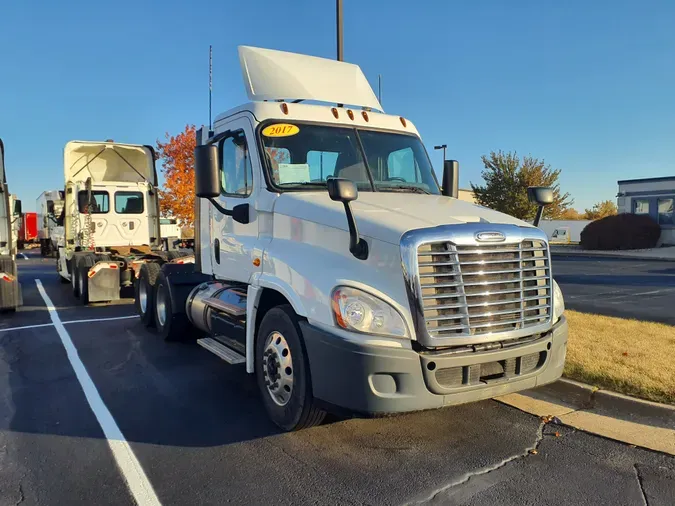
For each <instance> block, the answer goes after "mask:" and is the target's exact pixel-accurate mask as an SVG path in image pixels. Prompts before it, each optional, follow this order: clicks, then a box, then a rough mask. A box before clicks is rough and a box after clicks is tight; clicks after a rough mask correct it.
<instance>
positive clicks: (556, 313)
mask: <svg viewBox="0 0 675 506" xmlns="http://www.w3.org/2000/svg"><path fill="white" fill-rule="evenodd" d="M564 312H565V300H564V299H563V294H562V290H560V287H559V286H558V283H556V281H555V279H554V280H553V323H557V321H558V320H560V317H561V316H562V315H563V313H564Z"/></svg>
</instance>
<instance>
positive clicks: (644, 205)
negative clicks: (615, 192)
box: [633, 199, 649, 214]
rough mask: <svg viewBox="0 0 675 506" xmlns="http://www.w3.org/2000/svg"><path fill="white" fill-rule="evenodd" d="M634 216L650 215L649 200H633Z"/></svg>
mask: <svg viewBox="0 0 675 506" xmlns="http://www.w3.org/2000/svg"><path fill="white" fill-rule="evenodd" d="M633 214H649V200H647V199H635V200H633Z"/></svg>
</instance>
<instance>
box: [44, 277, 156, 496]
mask: <svg viewBox="0 0 675 506" xmlns="http://www.w3.org/2000/svg"><path fill="white" fill-rule="evenodd" d="M35 284H37V288H38V291H39V292H40V295H42V298H43V299H44V301H45V304H46V306H47V310H48V311H49V316H50V317H51V319H52V322H53V323H54V327H55V328H56V331H57V332H58V334H59V337H60V338H61V342H62V343H63V347H64V348H65V349H66V354H67V355H68V360H69V361H70V365H71V366H72V367H73V370H74V371H75V376H77V380H78V381H79V382H80V385H81V386H82V390H83V391H84V395H85V397H86V398H87V402H88V403H89V407H90V408H91V410H92V411H93V412H94V415H95V416H96V419H97V420H98V423H99V425H100V426H101V429H102V430H103V434H104V435H105V437H106V439H107V441H108V446H109V447H110V450H111V451H112V454H113V457H114V458H115V462H117V467H118V468H119V470H120V472H121V473H122V476H123V478H124V480H125V481H126V483H127V486H128V487H129V491H130V492H131V495H132V496H133V498H134V500H135V501H136V504H138V505H139V506H146V505H148V506H151V505H152V506H155V505H157V506H160V505H161V503H160V502H159V499H158V498H157V494H155V490H154V489H153V488H152V484H151V483H150V481H149V480H148V477H147V476H146V475H145V471H143V468H142V467H141V464H140V462H138V459H137V458H136V455H134V452H133V450H132V449H131V447H130V446H129V443H127V441H126V439H124V435H123V434H122V431H121V430H120V429H119V427H118V426H117V422H115V419H114V418H113V416H112V414H111V413H110V410H108V407H107V406H106V405H105V404H104V402H103V399H102V398H101V395H100V394H99V393H98V390H97V389H96V385H94V382H93V381H92V379H91V377H90V376H89V373H87V369H86V368H85V367H84V364H83V363H82V360H80V356H79V354H78V353H77V348H75V345H74V344H73V341H72V340H71V339H70V335H69V334H68V331H67V330H66V328H65V327H64V326H63V323H62V322H61V319H60V318H59V314H58V313H57V311H56V308H55V307H54V304H53V303H52V301H51V299H50V298H49V295H47V292H46V291H45V289H44V287H43V286H42V282H41V281H40V280H39V279H36V280H35Z"/></svg>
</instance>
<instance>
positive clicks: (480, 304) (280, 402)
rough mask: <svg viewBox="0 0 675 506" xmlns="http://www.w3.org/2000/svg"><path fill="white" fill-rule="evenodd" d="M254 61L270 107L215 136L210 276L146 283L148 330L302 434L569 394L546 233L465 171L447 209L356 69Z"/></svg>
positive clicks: (421, 159)
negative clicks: (181, 347) (250, 385)
mask: <svg viewBox="0 0 675 506" xmlns="http://www.w3.org/2000/svg"><path fill="white" fill-rule="evenodd" d="M240 60H241V64H242V70H243V73H244V82H245V84H246V86H247V91H248V95H249V98H250V99H251V100H252V101H253V102H251V103H248V104H245V105H243V106H241V107H238V108H236V109H233V110H231V111H229V112H227V113H225V114H222V115H221V116H219V117H218V118H217V119H216V122H215V125H214V130H215V131H214V132H212V133H211V132H209V134H207V133H206V132H205V131H204V130H203V129H202V130H200V131H199V134H198V146H197V149H196V150H195V181H196V188H195V190H196V195H197V197H199V198H198V199H197V202H196V220H195V221H196V222H195V263H194V264H186V265H175V264H165V265H162V266H160V265H156V264H153V263H145V264H143V265H142V266H141V270H140V277H139V279H138V283H137V286H138V288H137V293H138V294H142V296H140V297H139V298H137V307H138V310H139V313H140V315H141V318H142V320H143V322H144V324H145V325H147V326H149V327H152V326H155V327H156V328H157V331H158V333H159V334H160V335H161V336H162V337H164V339H166V340H179V339H185V338H189V337H197V338H198V339H197V342H198V343H199V344H200V345H201V346H203V347H204V348H206V349H208V350H209V351H211V352H213V353H214V354H216V355H218V356H219V357H221V358H222V359H223V360H225V361H226V362H229V363H230V364H238V363H245V365H246V371H247V372H248V373H255V374H256V378H257V382H258V386H259V388H260V392H261V395H262V399H263V402H264V404H265V407H266V409H267V412H268V414H269V416H270V417H271V419H272V420H273V421H274V422H275V423H276V424H278V425H279V426H280V427H282V428H284V429H286V430H293V429H299V428H304V427H309V426H312V425H315V424H317V423H319V422H320V421H321V420H322V419H323V416H324V414H325V411H326V410H327V409H333V408H334V407H336V406H337V407H339V408H345V409H347V410H350V411H354V412H358V413H364V414H386V413H398V412H405V411H414V410H421V409H429V408H437V407H442V406H447V405H451V404H457V403H462V402H469V401H474V400H478V399H486V398H490V397H494V396H497V395H502V394H505V393H508V392H514V391H517V390H522V389H526V388H531V387H534V386H537V385H541V384H544V383H549V382H551V381H554V380H556V379H557V378H559V377H560V375H561V374H562V368H563V364H564V360H565V352H566V342H567V323H566V321H565V317H564V315H563V311H564V304H563V299H562V294H561V293H560V290H559V288H558V287H557V284H556V283H555V281H554V280H553V277H552V274H551V258H550V253H549V248H548V242H547V239H546V236H545V235H544V234H543V233H542V232H541V231H540V230H539V229H537V228H535V227H533V226H532V225H530V224H528V223H525V222H522V221H520V220H517V219H515V218H513V217H510V216H507V215H504V214H501V213H498V212H495V211H492V210H489V209H485V208H481V207H478V206H474V205H472V204H469V203H466V202H463V201H460V200H458V199H456V198H454V197H453V195H454V196H456V189H457V188H456V184H454V183H453V180H454V181H456V177H455V178H453V177H451V176H452V171H453V170H454V169H453V167H454V166H453V165H448V166H447V167H446V169H447V170H446V173H445V174H444V185H443V191H441V189H440V187H439V185H438V182H437V180H436V177H435V175H434V172H433V169H432V167H431V164H430V162H429V158H428V155H427V153H426V151H425V149H424V146H423V144H422V142H421V140H420V138H419V134H418V133H417V130H416V129H415V127H414V125H413V124H412V123H411V122H410V121H408V120H407V119H405V118H402V117H398V116H392V115H387V114H384V113H383V112H381V111H382V107H381V105H380V104H379V102H378V101H377V98H376V97H375V95H374V94H373V92H372V90H371V88H370V86H369V85H368V83H367V81H366V79H365V77H364V76H363V74H362V73H361V70H360V69H359V68H358V67H357V66H355V65H350V64H346V63H343V62H334V61H330V60H324V59H321V58H313V57H308V56H302V55H295V54H290V53H283V52H279V51H270V50H263V49H257V48H247V47H242V48H240ZM270 76H274V79H270ZM298 83H300V84H301V86H298ZM303 100H311V101H316V102H327V103H330V104H335V105H333V106H331V105H314V104H304V103H300V102H302V101H303ZM340 104H356V106H357V107H354V106H343V105H340ZM455 176H456V171H455ZM551 198H552V193H551V192H550V190H547V189H533V191H532V199H533V201H535V202H537V203H539V204H541V205H543V204H546V203H548V202H550V200H551ZM540 217H541V216H540V214H539V215H538V218H537V220H536V221H538V219H539V218H540Z"/></svg>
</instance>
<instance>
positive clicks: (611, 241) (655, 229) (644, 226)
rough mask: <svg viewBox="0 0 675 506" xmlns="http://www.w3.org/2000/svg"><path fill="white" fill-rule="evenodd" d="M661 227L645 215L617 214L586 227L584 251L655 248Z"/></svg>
mask: <svg viewBox="0 0 675 506" xmlns="http://www.w3.org/2000/svg"><path fill="white" fill-rule="evenodd" d="M660 236H661V227H660V226H659V224H658V223H656V222H655V221H654V220H653V219H652V218H650V217H649V216H647V215H645V214H628V213H624V214H617V215H614V216H607V217H605V218H602V219H600V220H596V221H593V222H591V223H589V224H588V225H586V228H584V229H583V231H582V232H581V247H582V248H583V249H598V250H617V249H645V248H653V247H655V246H656V243H657V242H658V240H659V237H660Z"/></svg>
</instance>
